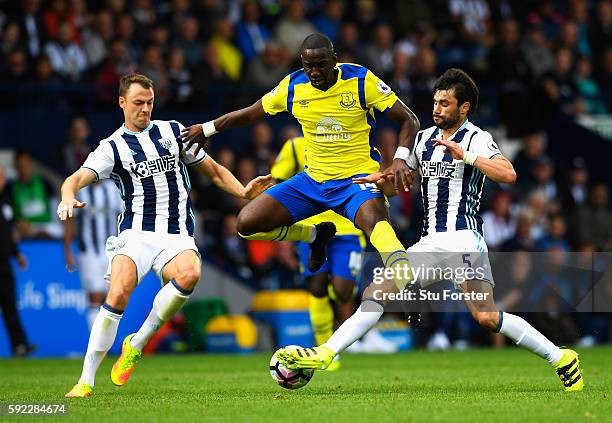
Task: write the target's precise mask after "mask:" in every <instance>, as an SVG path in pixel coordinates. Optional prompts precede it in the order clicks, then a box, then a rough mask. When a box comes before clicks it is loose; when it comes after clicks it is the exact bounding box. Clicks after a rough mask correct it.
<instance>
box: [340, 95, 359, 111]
mask: <svg viewBox="0 0 612 423" xmlns="http://www.w3.org/2000/svg"><path fill="white" fill-rule="evenodd" d="M355 103H357V101H356V100H355V97H354V96H353V93H351V92H348V91H345V92H343V93H341V94H340V105H341V106H342V107H344V108H345V109H350V108H351V107H353V106H354V105H355Z"/></svg>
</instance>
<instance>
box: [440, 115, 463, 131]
mask: <svg viewBox="0 0 612 423" xmlns="http://www.w3.org/2000/svg"><path fill="white" fill-rule="evenodd" d="M459 119H460V116H459V112H458V111H457V113H456V114H454V115H452V116H450V117H448V118H447V119H442V121H440V123H438V124H437V125H436V126H437V127H438V128H440V129H444V130H446V129H450V128H452V127H454V126H455V125H457V123H459Z"/></svg>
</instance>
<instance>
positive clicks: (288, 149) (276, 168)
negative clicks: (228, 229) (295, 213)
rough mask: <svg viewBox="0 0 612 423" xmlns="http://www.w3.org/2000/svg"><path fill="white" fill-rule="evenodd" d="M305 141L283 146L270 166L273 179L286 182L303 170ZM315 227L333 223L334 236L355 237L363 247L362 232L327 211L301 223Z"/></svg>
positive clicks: (295, 141) (295, 139)
mask: <svg viewBox="0 0 612 423" xmlns="http://www.w3.org/2000/svg"><path fill="white" fill-rule="evenodd" d="M305 156H306V141H305V140H304V138H303V137H297V138H292V139H289V140H287V141H286V142H285V144H283V146H282V148H281V150H280V153H279V154H278V156H277V157H276V162H275V163H274V165H272V170H271V172H270V173H271V174H272V176H273V177H274V178H275V179H278V180H283V181H286V180H287V179H289V178H291V177H292V176H293V175H295V174H297V173H299V172H301V171H302V170H304V166H305V164H306V157H305ZM301 222H302V223H309V224H312V225H316V224H318V223H321V222H333V223H334V224H335V225H336V235H337V236H341V235H357V236H359V237H360V241H361V244H362V245H363V246H364V247H365V238H364V236H363V232H361V230H359V229H357V228H356V227H355V225H353V223H352V222H351V221H350V220H348V219H347V218H345V217H343V216H340V215H339V214H338V213H335V212H333V211H332V210H328V211H326V212H323V213H320V214H317V215H315V216H312V217H309V218H307V219H304V220H302V221H301Z"/></svg>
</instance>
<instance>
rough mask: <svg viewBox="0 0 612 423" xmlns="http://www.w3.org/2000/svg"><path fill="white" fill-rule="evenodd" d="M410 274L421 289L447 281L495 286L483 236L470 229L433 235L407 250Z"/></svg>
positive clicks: (425, 237)
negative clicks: (484, 283)
mask: <svg viewBox="0 0 612 423" xmlns="http://www.w3.org/2000/svg"><path fill="white" fill-rule="evenodd" d="M407 252H408V260H409V261H410V265H411V267H412V269H413V271H412V273H413V275H414V276H415V277H416V279H417V281H418V282H419V283H420V285H421V287H423V288H425V287H426V286H428V285H431V284H434V283H436V282H440V281H443V280H449V281H452V282H454V283H456V284H459V285H461V284H462V283H463V282H465V281H466V280H482V281H485V282H488V283H490V284H491V285H493V286H495V283H494V282H493V274H492V273H491V263H490V262H489V255H488V252H489V249H488V248H487V244H486V243H485V240H484V237H483V236H482V235H480V234H479V233H478V232H476V231H473V230H471V229H465V230H460V231H453V232H434V233H431V234H429V235H427V236H424V237H423V238H421V239H420V240H419V242H417V243H416V244H414V245H413V246H412V247H410V248H408V249H407Z"/></svg>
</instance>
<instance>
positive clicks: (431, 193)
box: [408, 120, 501, 236]
mask: <svg viewBox="0 0 612 423" xmlns="http://www.w3.org/2000/svg"><path fill="white" fill-rule="evenodd" d="M437 138H441V132H440V129H438V128H437V127H435V126H432V127H430V128H427V129H425V130H423V131H419V132H418V133H417V136H416V140H415V144H414V148H413V149H412V152H411V155H410V158H409V159H408V166H410V167H411V168H412V169H417V168H418V169H419V172H420V173H421V193H422V196H423V208H424V212H425V217H424V221H423V236H426V235H427V234H428V233H431V232H453V231H458V230H462V229H473V230H475V231H477V232H479V233H480V234H482V218H481V217H480V214H479V209H480V197H481V194H482V186H483V184H484V179H485V175H484V174H483V173H482V172H481V171H480V170H478V169H477V168H475V167H474V166H470V165H468V164H466V163H464V162H463V161H462V160H453V158H452V157H451V155H450V154H448V153H445V148H446V147H444V146H442V145H440V146H437V147H436V146H434V142H433V140H435V139H437ZM449 139H451V140H454V141H455V142H457V143H459V144H460V145H461V147H462V148H463V149H464V150H469V151H472V152H474V153H476V154H477V155H479V156H484V157H487V158H492V157H494V156H497V155H499V154H501V152H500V151H499V148H498V147H497V144H495V142H494V141H493V137H492V136H491V134H489V133H488V132H487V131H483V130H482V129H480V128H479V127H477V126H476V125H473V124H472V123H471V122H469V121H467V120H466V121H465V123H464V124H463V125H462V126H461V127H460V128H459V130H458V131H457V132H456V133H455V135H454V136H451V137H450V138H449Z"/></svg>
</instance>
